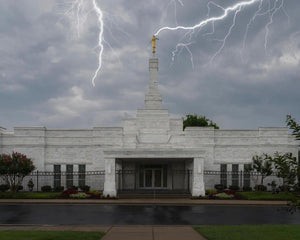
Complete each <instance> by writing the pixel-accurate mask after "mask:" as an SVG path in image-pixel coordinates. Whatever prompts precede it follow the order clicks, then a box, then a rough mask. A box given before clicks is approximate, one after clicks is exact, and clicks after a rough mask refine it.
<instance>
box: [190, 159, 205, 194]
mask: <svg viewBox="0 0 300 240" xmlns="http://www.w3.org/2000/svg"><path fill="white" fill-rule="evenodd" d="M192 196H193V197H199V196H205V188H204V159H203V158H194V163H193V185H192Z"/></svg>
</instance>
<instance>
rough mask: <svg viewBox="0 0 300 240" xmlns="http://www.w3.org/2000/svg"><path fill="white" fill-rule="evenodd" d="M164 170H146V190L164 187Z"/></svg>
mask: <svg viewBox="0 0 300 240" xmlns="http://www.w3.org/2000/svg"><path fill="white" fill-rule="evenodd" d="M162 182H163V170H162V168H146V169H144V186H145V188H162V187H163V184H162Z"/></svg>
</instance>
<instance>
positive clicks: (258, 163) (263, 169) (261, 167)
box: [247, 154, 273, 191]
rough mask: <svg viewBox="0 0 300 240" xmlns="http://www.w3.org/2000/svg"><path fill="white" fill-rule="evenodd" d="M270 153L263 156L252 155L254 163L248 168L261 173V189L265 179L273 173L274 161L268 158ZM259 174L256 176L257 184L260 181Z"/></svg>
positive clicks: (259, 188)
mask: <svg viewBox="0 0 300 240" xmlns="http://www.w3.org/2000/svg"><path fill="white" fill-rule="evenodd" d="M268 157H269V156H268V155H267V154H263V155H262V156H258V155H256V156H253V157H252V161H253V163H252V165H251V167H250V168H249V169H247V170H254V171H256V172H257V173H258V174H260V176H261V179H260V185H259V187H258V190H259V191H261V190H262V188H263V185H264V179H265V178H266V177H268V176H270V175H271V174H272V173H273V170H272V162H271V161H270V160H268ZM258 177H259V176H258V175H257V178H256V183H255V184H256V185H257V182H258Z"/></svg>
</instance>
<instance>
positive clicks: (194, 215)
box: [0, 204, 300, 225]
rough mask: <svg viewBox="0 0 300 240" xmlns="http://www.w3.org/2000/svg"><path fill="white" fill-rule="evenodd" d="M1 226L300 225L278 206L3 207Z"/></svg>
mask: <svg viewBox="0 0 300 240" xmlns="http://www.w3.org/2000/svg"><path fill="white" fill-rule="evenodd" d="M0 224H37V225H39V224H42V225H44V224H49V225H224V224H227V225H228V224H234V225H236V224H238V225H241V224H300V211H296V212H295V213H293V214H291V213H289V212H288V210H287V207H276V206H220V205H214V206H205V205H204V206H132V205H43V204H41V205H33V204H23V205H22V204H19V205H7V204H1V205H0Z"/></svg>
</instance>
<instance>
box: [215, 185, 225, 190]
mask: <svg viewBox="0 0 300 240" xmlns="http://www.w3.org/2000/svg"><path fill="white" fill-rule="evenodd" d="M225 188H226V186H225V185H223V184H216V185H215V189H217V190H218V191H223V190H224V189H225Z"/></svg>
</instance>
